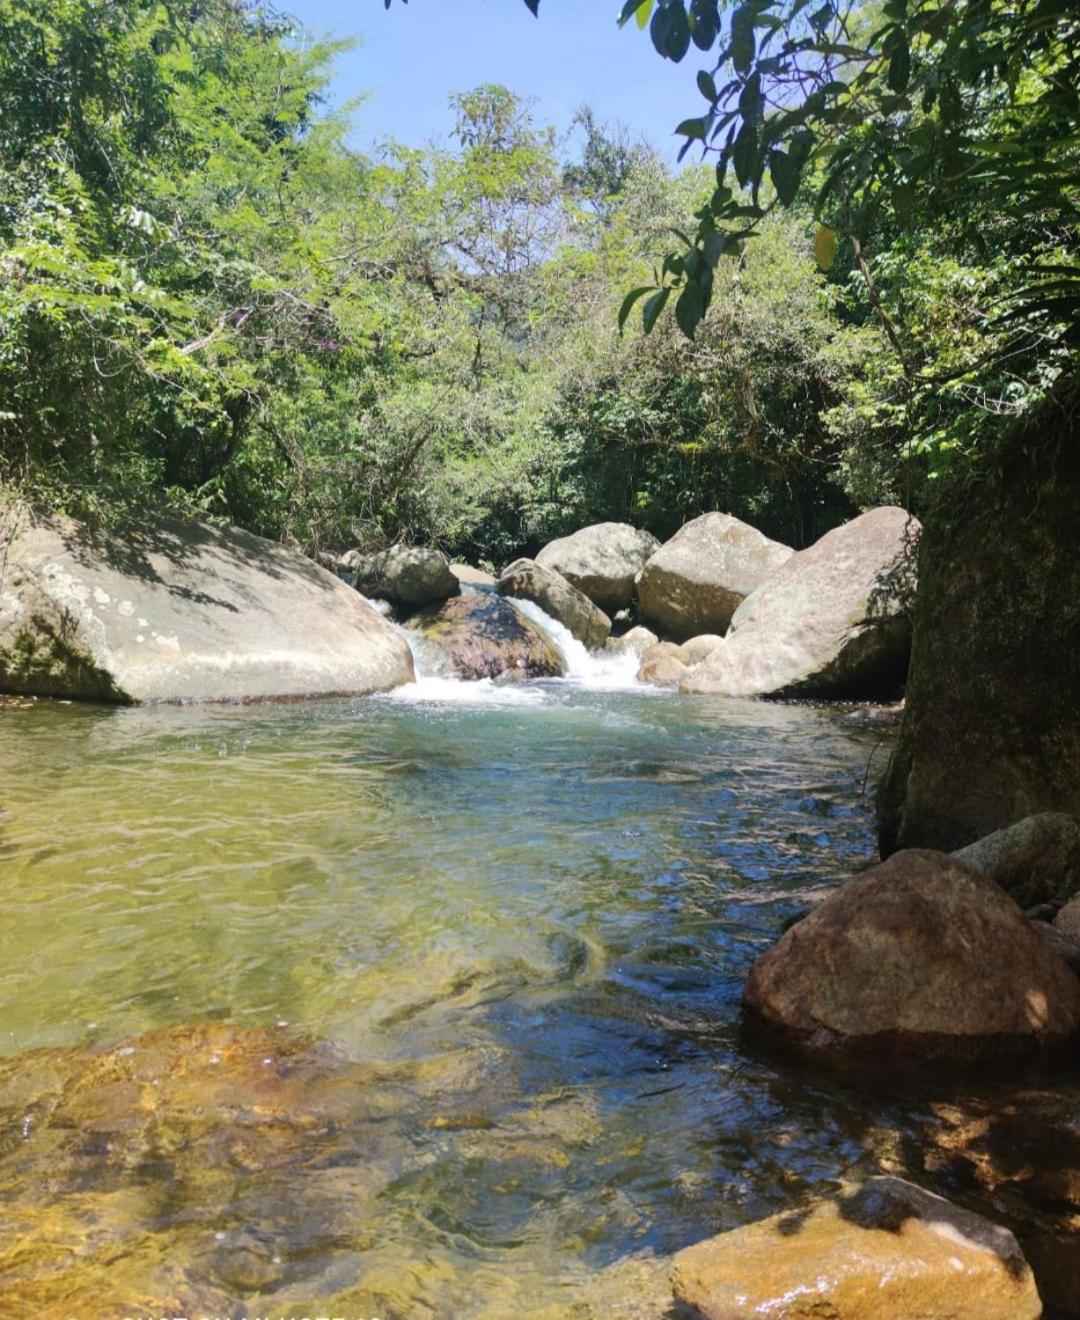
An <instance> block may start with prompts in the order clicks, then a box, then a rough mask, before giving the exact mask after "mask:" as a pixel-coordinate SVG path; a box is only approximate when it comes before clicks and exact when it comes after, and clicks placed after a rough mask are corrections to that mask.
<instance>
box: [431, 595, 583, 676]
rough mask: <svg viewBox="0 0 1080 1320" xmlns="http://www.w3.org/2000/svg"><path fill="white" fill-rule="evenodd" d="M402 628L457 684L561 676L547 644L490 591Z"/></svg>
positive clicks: (556, 653) (558, 659)
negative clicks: (429, 649) (437, 657)
mask: <svg viewBox="0 0 1080 1320" xmlns="http://www.w3.org/2000/svg"><path fill="white" fill-rule="evenodd" d="M406 626H407V627H408V628H410V629H411V630H413V631H414V632H417V633H419V634H420V636H421V637H422V638H423V639H424V640H425V641H426V642H428V643H429V644H431V645H432V646H434V647H435V648H436V649H437V651H438V652H440V653H441V656H442V658H443V661H444V662H445V664H446V666H447V667H448V668H449V669H450V670H452V671H453V673H454V674H455V675H456V676H457V677H458V678H464V679H480V678H561V677H562V676H563V674H565V672H566V663H565V661H564V660H563V656H562V652H561V651H560V650H559V648H558V647H557V646H556V645H555V643H554V642H553V641H552V640H551V638H550V637H548V636H547V635H546V634H544V633H542V632H541V631H540V629H539V628H538V627H537V626H536V624H535V623H533V622H532V620H531V619H528V618H526V617H525V615H524V614H523V613H521V612H520V611H519V610H516V609H515V608H514V607H513V605H512V604H511V603H510V601H508V600H506V599H504V597H502V596H500V595H498V594H497V593H496V592H494V591H485V592H480V591H477V592H470V593H469V594H468V595H465V596H456V597H453V598H452V599H451V600H447V601H444V602H443V603H442V604H441V605H431V606H429V607H428V608H427V609H425V610H421V611H420V612H419V613H418V614H414V615H413V616H412V617H411V618H410V619H409V620H408V622H407V625H406Z"/></svg>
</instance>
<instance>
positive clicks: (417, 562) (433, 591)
mask: <svg viewBox="0 0 1080 1320" xmlns="http://www.w3.org/2000/svg"><path fill="white" fill-rule="evenodd" d="M340 564H341V571H342V572H343V573H344V574H346V575H347V578H348V580H350V581H351V582H352V584H353V586H355V587H356V589H357V591H359V592H361V594H362V595H365V596H375V597H378V598H381V599H383V600H389V601H392V602H393V603H394V604H395V605H427V604H429V603H430V602H431V601H433V600H446V599H447V597H449V596H456V595H457V594H458V592H459V591H460V590H461V588H460V586H459V584H458V579H457V578H456V577H455V576H454V574H453V573H451V571H450V564H449V562H448V561H447V558H446V556H445V555H444V554H443V553H442V551H440V550H431V549H425V548H424V547H422V546H417V545H392V546H391V547H390V548H389V549H388V550H379V551H377V552H376V553H374V554H362V553H361V552H360V551H359V550H350V551H348V552H347V553H346V554H344V555H342V556H341V560H340Z"/></svg>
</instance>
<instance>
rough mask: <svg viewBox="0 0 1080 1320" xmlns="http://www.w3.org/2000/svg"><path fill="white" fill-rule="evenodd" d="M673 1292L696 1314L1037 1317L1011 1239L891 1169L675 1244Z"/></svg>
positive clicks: (864, 1319)
mask: <svg viewBox="0 0 1080 1320" xmlns="http://www.w3.org/2000/svg"><path fill="white" fill-rule="evenodd" d="M672 1285H673V1289H674V1293H675V1296H676V1298H677V1299H678V1300H679V1301H680V1302H682V1303H683V1304H684V1305H687V1306H689V1307H691V1308H693V1313H694V1314H695V1315H698V1316H701V1317H703V1318H704V1320H752V1317H759V1318H760V1317H765V1316H775V1317H777V1320H789V1318H790V1320H794V1318H795V1317H805V1318H806V1320H811V1317H821V1320H915V1317H919V1316H922V1317H930V1316H935V1317H948V1320H1037V1317H1039V1316H1040V1315H1042V1303H1041V1301H1040V1300H1039V1294H1038V1291H1037V1290H1036V1287H1035V1280H1034V1278H1033V1277H1032V1273H1031V1270H1030V1269H1029V1268H1028V1265H1027V1262H1026V1261H1025V1260H1024V1257H1023V1254H1022V1253H1021V1250H1020V1247H1019V1244H1018V1243H1017V1241H1016V1238H1015V1237H1014V1236H1013V1235H1012V1233H1010V1232H1009V1230H1008V1229H1006V1228H1001V1227H999V1226H998V1225H996V1224H992V1223H991V1222H990V1221H989V1220H987V1219H984V1218H982V1217H981V1216H980V1215H976V1214H973V1213H972V1212H971V1211H969V1210H962V1209H961V1208H960V1207H959V1206H955V1205H952V1204H951V1203H950V1202H948V1201H946V1200H943V1199H942V1198H941V1197H940V1196H935V1195H934V1194H933V1193H931V1192H928V1191H925V1190H924V1189H923V1188H921V1187H917V1186H915V1185H914V1184H913V1183H909V1182H905V1181H904V1180H903V1179H901V1178H890V1177H884V1178H870V1179H868V1180H867V1182H866V1183H865V1184H864V1185H863V1186H862V1187H854V1188H853V1187H848V1188H845V1189H844V1190H843V1191H842V1192H841V1193H840V1194H839V1196H838V1197H837V1198H836V1199H835V1200H828V1201H819V1202H818V1203H817V1204H815V1205H811V1206H810V1207H808V1208H806V1209H802V1210H796V1211H789V1212H786V1213H784V1214H779V1215H774V1216H773V1217H772V1218H771V1219H765V1220H762V1221H761V1222H759V1223H756V1224H748V1225H747V1226H746V1227H745V1228H737V1229H733V1230H732V1231H731V1232H729V1233H721V1234H720V1235H719V1236H718V1237H714V1238H709V1239H708V1240H707V1241H705V1242H699V1243H697V1244H696V1245H695V1246H692V1247H687V1248H686V1249H685V1250H683V1251H680V1252H679V1253H678V1254H677V1255H676V1256H675V1259H674V1268H673V1270H672Z"/></svg>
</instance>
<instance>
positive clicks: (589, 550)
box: [536, 523, 660, 614]
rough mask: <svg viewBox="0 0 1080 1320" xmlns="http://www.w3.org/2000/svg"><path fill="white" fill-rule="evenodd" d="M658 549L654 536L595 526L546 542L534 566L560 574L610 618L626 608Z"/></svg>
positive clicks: (616, 525) (627, 527) (618, 525)
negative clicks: (638, 578)
mask: <svg viewBox="0 0 1080 1320" xmlns="http://www.w3.org/2000/svg"><path fill="white" fill-rule="evenodd" d="M659 547H660V542H659V541H658V540H657V539H656V537H655V536H651V535H650V534H649V533H648V532H642V531H639V530H638V529H637V528H636V527H631V526H630V525H629V524H628V523H595V524H593V526H591V527H583V528H582V529H581V530H580V531H579V532H574V534H573V535H572V536H563V537H560V538H559V539H558V540H556V541H551V542H549V544H547V545H546V546H544V548H543V550H541V551H540V553H539V554H538V555H537V556H536V562H537V563H538V564H540V565H541V566H542V567H543V568H553V569H554V570H555V572H556V573H561V574H562V576H563V577H564V578H566V580H567V581H568V582H570V583H572V585H573V586H575V587H577V589H578V591H581V592H584V593H585V595H586V596H588V598H589V599H590V600H591V601H592V602H593V604H594V605H599V606H600V608H601V609H602V610H606V611H607V612H608V613H609V614H610V613H611V612H612V611H613V610H620V609H622V608H623V607H624V606H626V605H629V604H630V601H631V600H632V599H633V595H634V579H635V578H636V577H637V575H638V574H639V573H640V572H641V570H642V568H643V567H644V566H645V561H646V560H647V559H648V558H649V557H650V555H652V554H653V553H655V551H656V550H658V549H659Z"/></svg>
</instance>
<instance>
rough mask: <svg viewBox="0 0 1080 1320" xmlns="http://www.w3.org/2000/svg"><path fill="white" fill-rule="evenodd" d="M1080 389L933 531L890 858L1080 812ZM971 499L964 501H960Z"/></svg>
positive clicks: (896, 762)
mask: <svg viewBox="0 0 1080 1320" xmlns="http://www.w3.org/2000/svg"><path fill="white" fill-rule="evenodd" d="M1078 419H1080V388H1073V389H1072V390H1071V391H1070V392H1065V393H1063V394H1062V395H1061V396H1060V397H1058V398H1055V399H1053V400H1051V401H1050V402H1049V403H1047V404H1046V405H1045V406H1044V407H1043V408H1042V409H1041V410H1040V411H1039V412H1038V414H1036V415H1035V416H1033V417H1031V418H1030V419H1028V420H1027V421H1025V423H1024V424H1023V425H1022V426H1020V427H1019V428H1018V429H1017V430H1016V431H1015V432H1014V433H1013V434H1012V436H1011V437H1010V438H1009V440H1008V442H1007V443H1006V446H1005V449H1004V451H1003V454H1002V458H1001V461H1000V463H999V465H998V471H997V473H996V474H995V475H994V476H993V477H992V478H988V479H986V480H985V481H984V482H983V483H982V484H981V485H972V486H970V487H966V488H965V489H964V491H963V492H962V493H960V494H958V497H957V502H956V504H955V506H954V507H955V508H956V516H955V518H954V519H953V520H952V522H951V523H950V524H946V522H945V521H944V520H943V519H940V518H939V519H934V520H933V521H932V522H930V523H929V525H928V527H927V530H926V532H925V534H924V536H923V540H922V545H921V548H920V553H919V590H918V595H917V597H916V601H915V635H914V641H913V645H912V658H911V676H910V680H909V683H908V690H907V703H906V705H905V707H904V718H903V721H902V722H901V726H900V736H899V739H898V741H897V744H896V748H895V750H894V752H893V756H892V760H891V762H890V764H889V768H888V771H887V773H886V774H885V776H884V777H883V779H882V781H881V784H880V786H879V793H878V821H879V825H880V834H881V848H882V852H883V854H885V853H888V852H891V851H892V850H893V849H895V848H907V847H931V848H945V849H953V848H960V847H963V846H965V845H966V844H969V843H971V842H972V841H973V840H975V839H979V838H982V837H983V836H984V835H987V834H989V833H990V832H991V831H993V830H998V829H1001V828H1002V827H1004V826H1006V825H1011V824H1013V823H1014V822H1016V821H1019V820H1022V819H1023V818H1024V817H1025V816H1031V815H1033V814H1034V813H1036V812H1047V811H1054V812H1066V813H1068V814H1069V815H1072V816H1077V815H1080V773H1078V770H1077V767H1078V766H1080V659H1078V657H1080V517H1078V516H1077V510H1078V509H1080V420H1078ZM961 501H962V502H961Z"/></svg>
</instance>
